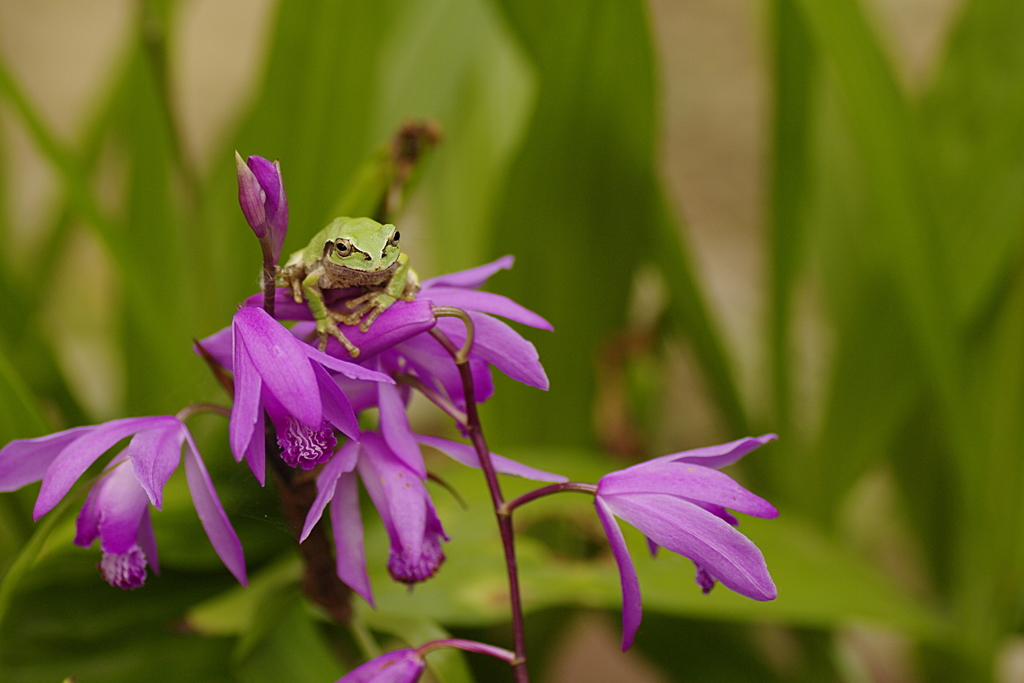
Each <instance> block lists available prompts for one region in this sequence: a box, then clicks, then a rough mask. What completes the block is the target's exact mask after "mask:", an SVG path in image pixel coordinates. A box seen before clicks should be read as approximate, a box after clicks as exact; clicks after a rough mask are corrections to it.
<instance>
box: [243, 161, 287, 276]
mask: <svg viewBox="0 0 1024 683" xmlns="http://www.w3.org/2000/svg"><path fill="white" fill-rule="evenodd" d="M235 170H236V172H237V174H238V203H239V205H241V207H242V213H243V214H244V215H245V220H246V222H247V223H248V224H249V227H251V228H252V231H253V232H254V233H256V237H257V238H259V240H260V241H261V242H263V241H267V242H268V244H269V246H270V254H271V255H272V256H273V260H274V262H275V263H276V262H277V261H278V260H279V259H280V258H281V247H282V245H284V237H285V235H286V234H287V233H288V198H287V197H286V196H285V193H284V181H283V180H282V179H281V164H280V162H278V161H274V162H273V163H271V162H270V161H268V160H267V159H264V158H263V157H259V156H255V155H253V156H251V157H249V158H248V159H247V160H245V161H243V160H242V157H241V155H239V153H238V152H235Z"/></svg>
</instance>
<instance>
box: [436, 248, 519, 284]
mask: <svg viewBox="0 0 1024 683" xmlns="http://www.w3.org/2000/svg"><path fill="white" fill-rule="evenodd" d="M515 260H516V259H515V257H514V256H511V255H509V256H502V257H501V258H500V259H498V260H496V261H491V262H490V263H485V264H484V265H482V266H477V267H476V268H470V269H469V270H460V271H458V272H457V273H448V274H447V275H439V276H437V277H432V278H429V279H427V280H424V281H423V282H422V283H420V284H421V286H422V288H423V289H424V290H427V289H431V288H433V287H465V288H467V289H476V288H477V287H480V286H481V285H483V284H484V283H485V282H487V280H488V279H489V278H490V277H491V276H492V275H494V274H495V273H497V272H498V271H499V270H508V269H509V268H511V267H512V264H513V263H515Z"/></svg>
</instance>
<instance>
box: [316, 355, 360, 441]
mask: <svg viewBox="0 0 1024 683" xmlns="http://www.w3.org/2000/svg"><path fill="white" fill-rule="evenodd" d="M313 374H314V375H316V384H317V386H318V387H319V388H320V401H321V402H322V403H323V407H324V419H325V420H327V421H328V422H330V423H331V424H332V425H334V427H335V428H336V429H338V430H340V431H341V433H342V434H344V435H345V436H347V437H348V438H350V439H358V438H359V421H358V420H356V414H355V412H354V411H353V410H352V404H351V403H349V402H348V397H347V396H345V392H343V391H342V390H341V387H339V386H338V385H337V383H336V382H335V381H334V380H333V379H332V378H331V376H330V375H328V374H327V371H326V370H324V369H323V367H321V366H320V365H317V364H316V363H314V364H313Z"/></svg>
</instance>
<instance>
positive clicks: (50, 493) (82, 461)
mask: <svg viewBox="0 0 1024 683" xmlns="http://www.w3.org/2000/svg"><path fill="white" fill-rule="evenodd" d="M164 419H165V418H162V417H126V418H122V419H120V420H111V421H110V422H106V423H104V424H101V425H97V426H96V427H95V428H93V429H91V430H89V431H86V432H83V433H82V435H81V436H79V437H78V438H77V439H75V440H74V441H72V442H71V443H69V444H68V445H66V446H65V447H64V448H63V449H62V450H61V452H60V453H59V454H58V455H57V457H56V458H54V459H53V461H52V462H51V463H50V465H49V467H47V468H46V473H45V474H44V475H43V485H42V487H41V488H40V489H39V497H38V498H36V504H35V507H34V508H33V510H32V517H33V519H36V520H38V519H39V518H40V517H42V516H43V515H45V514H46V513H47V512H49V511H50V510H52V509H53V507H54V506H55V505H56V504H57V503H58V502H60V500H61V498H63V497H64V496H65V495H67V492H68V491H70V490H71V487H72V486H74V484H75V482H76V481H78V478H79V477H81V476H82V474H83V473H84V472H85V471H86V470H87V469H89V466H90V465H92V464H93V463H94V462H96V459H97V458H98V457H100V456H101V455H103V454H104V453H105V452H106V451H107V450H108V449H109V448H110V447H111V446H113V445H114V444H116V443H117V442H118V441H120V440H121V439H123V438H125V437H126V436H130V435H131V434H134V433H135V432H138V431H141V430H143V429H147V428H148V427H149V426H150V425H152V424H154V423H156V424H158V425H159V424H160V422H162V421H163V420H164Z"/></svg>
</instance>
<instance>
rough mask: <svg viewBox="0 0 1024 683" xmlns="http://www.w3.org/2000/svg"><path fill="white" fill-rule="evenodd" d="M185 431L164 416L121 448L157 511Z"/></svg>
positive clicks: (180, 424) (177, 461) (175, 464)
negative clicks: (160, 421) (123, 448)
mask: <svg viewBox="0 0 1024 683" xmlns="http://www.w3.org/2000/svg"><path fill="white" fill-rule="evenodd" d="M186 431H187V429H186V427H185V425H183V424H182V423H181V422H180V421H179V420H178V419H177V418H174V417H171V416H167V417H165V418H164V424H163V425H161V426H159V427H158V426H153V427H150V428H149V429H147V430H145V431H143V432H139V433H138V434H136V435H135V436H133V437H132V440H131V441H130V442H128V447H127V448H125V450H124V453H125V455H127V456H128V457H129V458H131V461H132V467H131V469H132V470H133V471H134V472H135V478H136V479H138V482H139V484H141V485H142V488H143V489H144V490H145V491H146V495H147V496H149V500H150V502H151V503H153V505H154V507H156V509H157V510H160V509H162V508H163V491H164V486H165V485H166V484H167V480H168V479H170V478H171V475H172V474H174V470H176V469H177V468H178V463H179V462H180V461H181V444H182V441H184V439H185V432H186ZM118 552H119V553H122V552H127V550H120V551H118Z"/></svg>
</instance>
